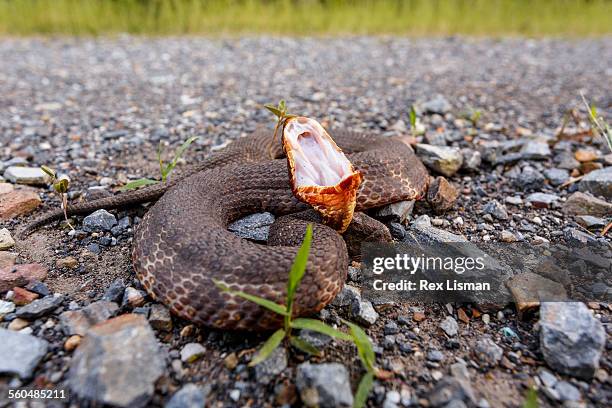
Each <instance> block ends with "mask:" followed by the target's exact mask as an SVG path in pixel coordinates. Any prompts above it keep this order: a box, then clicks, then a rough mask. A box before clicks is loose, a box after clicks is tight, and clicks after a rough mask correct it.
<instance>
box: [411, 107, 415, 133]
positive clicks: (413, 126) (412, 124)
mask: <svg viewBox="0 0 612 408" xmlns="http://www.w3.org/2000/svg"><path fill="white" fill-rule="evenodd" d="M416 121H417V114H416V110H415V109H414V105H412V106H411V107H410V128H411V129H412V131H413V132H414V131H415V130H416Z"/></svg>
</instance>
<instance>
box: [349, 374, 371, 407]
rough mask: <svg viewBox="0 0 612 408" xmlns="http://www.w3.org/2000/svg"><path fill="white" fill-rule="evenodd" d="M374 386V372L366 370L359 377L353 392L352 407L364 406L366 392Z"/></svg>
mask: <svg viewBox="0 0 612 408" xmlns="http://www.w3.org/2000/svg"><path fill="white" fill-rule="evenodd" d="M373 386H374V373H372V372H370V371H368V372H367V373H365V374H364V376H363V377H361V381H359V386H358V387H357V392H356V393H355V399H354V400H353V408H362V407H364V406H365V404H366V401H367V400H368V394H370V391H371V390H372V387H373Z"/></svg>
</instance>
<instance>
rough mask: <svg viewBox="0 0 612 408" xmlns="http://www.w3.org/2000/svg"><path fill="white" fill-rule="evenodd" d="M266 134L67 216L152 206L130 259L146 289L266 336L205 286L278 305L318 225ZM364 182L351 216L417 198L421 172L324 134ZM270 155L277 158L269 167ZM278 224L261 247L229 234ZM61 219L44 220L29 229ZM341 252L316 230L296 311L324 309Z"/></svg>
mask: <svg viewBox="0 0 612 408" xmlns="http://www.w3.org/2000/svg"><path fill="white" fill-rule="evenodd" d="M270 133H271V132H270V131H269V130H263V129H259V130H257V131H255V132H254V133H253V134H251V135H249V136H247V137H244V138H241V139H239V140H237V141H235V142H233V143H231V144H230V145H229V146H228V147H226V148H225V149H223V150H221V151H218V152H214V153H212V155H211V156H210V157H209V158H208V159H206V160H204V161H203V162H202V163H200V164H199V165H198V166H196V167H195V168H194V169H192V170H191V171H190V172H188V173H187V174H186V175H184V176H182V177H178V178H176V179H175V181H171V182H166V183H164V184H159V185H154V186H150V187H146V188H143V189H141V190H136V191H132V192H127V193H122V194H119V195H116V196H113V197H109V198H105V199H101V200H96V201H92V202H85V203H81V204H76V205H73V206H69V207H68V213H69V214H88V213H90V212H91V211H93V210H95V209H99V208H116V207H126V206H130V205H133V204H136V203H142V202H147V201H155V200H157V202H156V203H155V204H154V205H153V206H152V207H151V208H150V210H149V211H148V212H147V214H146V215H145V217H144V218H143V220H142V222H141V223H140V224H139V225H138V226H137V228H136V231H135V238H134V244H133V252H132V261H133V265H134V269H135V271H136V275H137V277H138V279H139V280H140V281H141V282H142V284H143V285H144V287H145V288H146V290H147V291H148V292H149V293H150V294H151V295H152V296H153V297H154V298H155V299H157V300H159V301H161V302H162V303H164V304H166V305H167V306H168V307H170V309H171V310H172V311H173V312H174V313H175V314H177V315H179V316H181V317H184V318H187V319H189V320H191V321H193V322H195V323H199V324H203V325H206V326H210V327H215V328H224V329H241V330H266V329H271V328H274V327H276V326H278V325H279V324H280V322H281V321H280V319H279V316H277V315H274V314H273V313H271V312H269V311H267V310H265V309H263V308H261V307H259V306H257V305H256V304H254V303H251V302H248V301H245V300H242V299H241V298H238V297H236V296H233V295H230V294H228V293H225V292H221V291H220V290H219V289H218V288H217V287H216V286H215V285H214V284H213V282H212V280H211V279H217V280H219V281H221V282H224V283H225V284H227V285H228V286H229V287H230V288H232V289H239V290H242V291H244V292H247V293H252V294H255V295H258V296H263V297H266V298H268V299H270V300H272V301H275V302H277V303H281V304H282V303H284V296H285V289H286V282H287V277H288V271H289V269H290V267H291V264H292V261H293V258H294V256H295V254H296V252H297V249H298V247H299V245H300V243H301V242H302V239H303V237H304V232H305V229H306V225H307V224H308V223H309V222H312V220H314V219H316V217H314V216H313V215H312V213H311V212H308V211H306V212H304V210H307V209H308V208H309V206H308V205H306V204H304V203H302V202H300V201H299V200H298V199H297V198H296V197H295V196H294V194H293V193H292V190H291V186H290V184H289V179H288V170H287V161H286V160H285V159H284V158H283V152H282V148H281V147H280V145H279V144H278V141H276V142H274V141H273V139H272V138H271V136H270ZM330 134H331V135H332V137H333V139H334V140H335V141H336V143H337V144H338V146H340V147H341V148H342V149H343V151H344V152H345V153H347V156H348V158H349V160H350V161H351V162H352V164H353V166H354V167H355V168H356V169H357V170H359V172H361V174H362V175H363V183H362V185H361V188H360V190H359V191H358V193H357V206H356V211H362V210H366V209H369V208H374V207H378V206H383V205H385V204H388V203H393V202H396V201H400V200H411V199H418V198H421V197H422V196H423V195H424V194H425V190H426V188H427V183H428V174H427V171H426V170H425V167H424V166H423V164H422V163H421V162H420V161H419V160H418V159H417V157H416V156H415V154H414V153H413V151H412V149H411V148H410V147H409V146H408V145H406V144H404V143H403V142H402V141H401V140H399V139H396V138H390V137H377V136H374V135H369V134H368V135H366V134H360V133H353V132H349V131H343V130H334V131H331V132H330ZM270 157H275V158H274V159H271V158H270ZM263 211H269V212H271V213H273V214H275V215H277V216H280V217H279V218H277V220H276V222H275V223H274V224H273V226H272V227H271V229H270V237H269V241H268V244H267V245H262V244H258V243H254V242H251V241H248V240H245V239H242V238H239V237H237V236H236V235H234V234H233V233H231V232H229V231H227V226H228V224H229V223H231V222H232V221H234V220H236V219H238V218H240V217H242V216H245V215H247V214H251V213H255V212H263ZM61 217H62V213H61V210H60V211H55V212H51V213H49V214H47V215H45V216H43V217H42V218H41V219H39V220H37V221H35V222H34V223H33V224H31V225H30V226H28V227H27V231H26V232H29V231H31V230H33V229H35V228H36V227H38V226H40V225H42V224H44V223H46V222H48V221H50V220H52V219H59V218H61ZM347 268H348V256H347V249H346V244H345V242H344V240H343V239H342V236H341V235H340V234H339V233H338V232H336V231H335V230H333V229H331V228H329V227H327V226H325V225H322V224H319V223H315V224H314V225H313V241H312V247H311V252H310V256H309V258H308V265H307V271H306V274H305V276H304V279H303V281H302V283H301V285H300V286H299V288H298V292H297V296H296V303H295V306H294V313H295V314H296V315H308V314H312V313H315V312H317V311H319V310H321V309H322V308H323V307H324V306H325V305H327V304H328V303H329V302H331V300H332V299H333V298H334V297H335V296H336V294H337V293H338V291H339V290H340V289H341V288H342V285H343V283H344V281H345V279H346V274H347Z"/></svg>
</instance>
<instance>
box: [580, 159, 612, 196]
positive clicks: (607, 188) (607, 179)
mask: <svg viewBox="0 0 612 408" xmlns="http://www.w3.org/2000/svg"><path fill="white" fill-rule="evenodd" d="M578 188H579V189H580V191H583V192H589V193H591V194H593V195H596V196H603V197H604V198H606V199H608V200H612V166H610V167H606V168H604V169H600V170H594V171H592V172H590V173H589V174H587V175H586V176H584V178H583V179H582V180H580V183H579V184H578Z"/></svg>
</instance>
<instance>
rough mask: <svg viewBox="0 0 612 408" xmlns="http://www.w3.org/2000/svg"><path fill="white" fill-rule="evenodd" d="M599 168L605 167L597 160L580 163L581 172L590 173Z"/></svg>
mask: <svg viewBox="0 0 612 408" xmlns="http://www.w3.org/2000/svg"><path fill="white" fill-rule="evenodd" d="M599 169H603V164H601V163H597V162H586V163H580V172H581V173H582V174H589V173H590V172H592V171H595V170H599Z"/></svg>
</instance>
